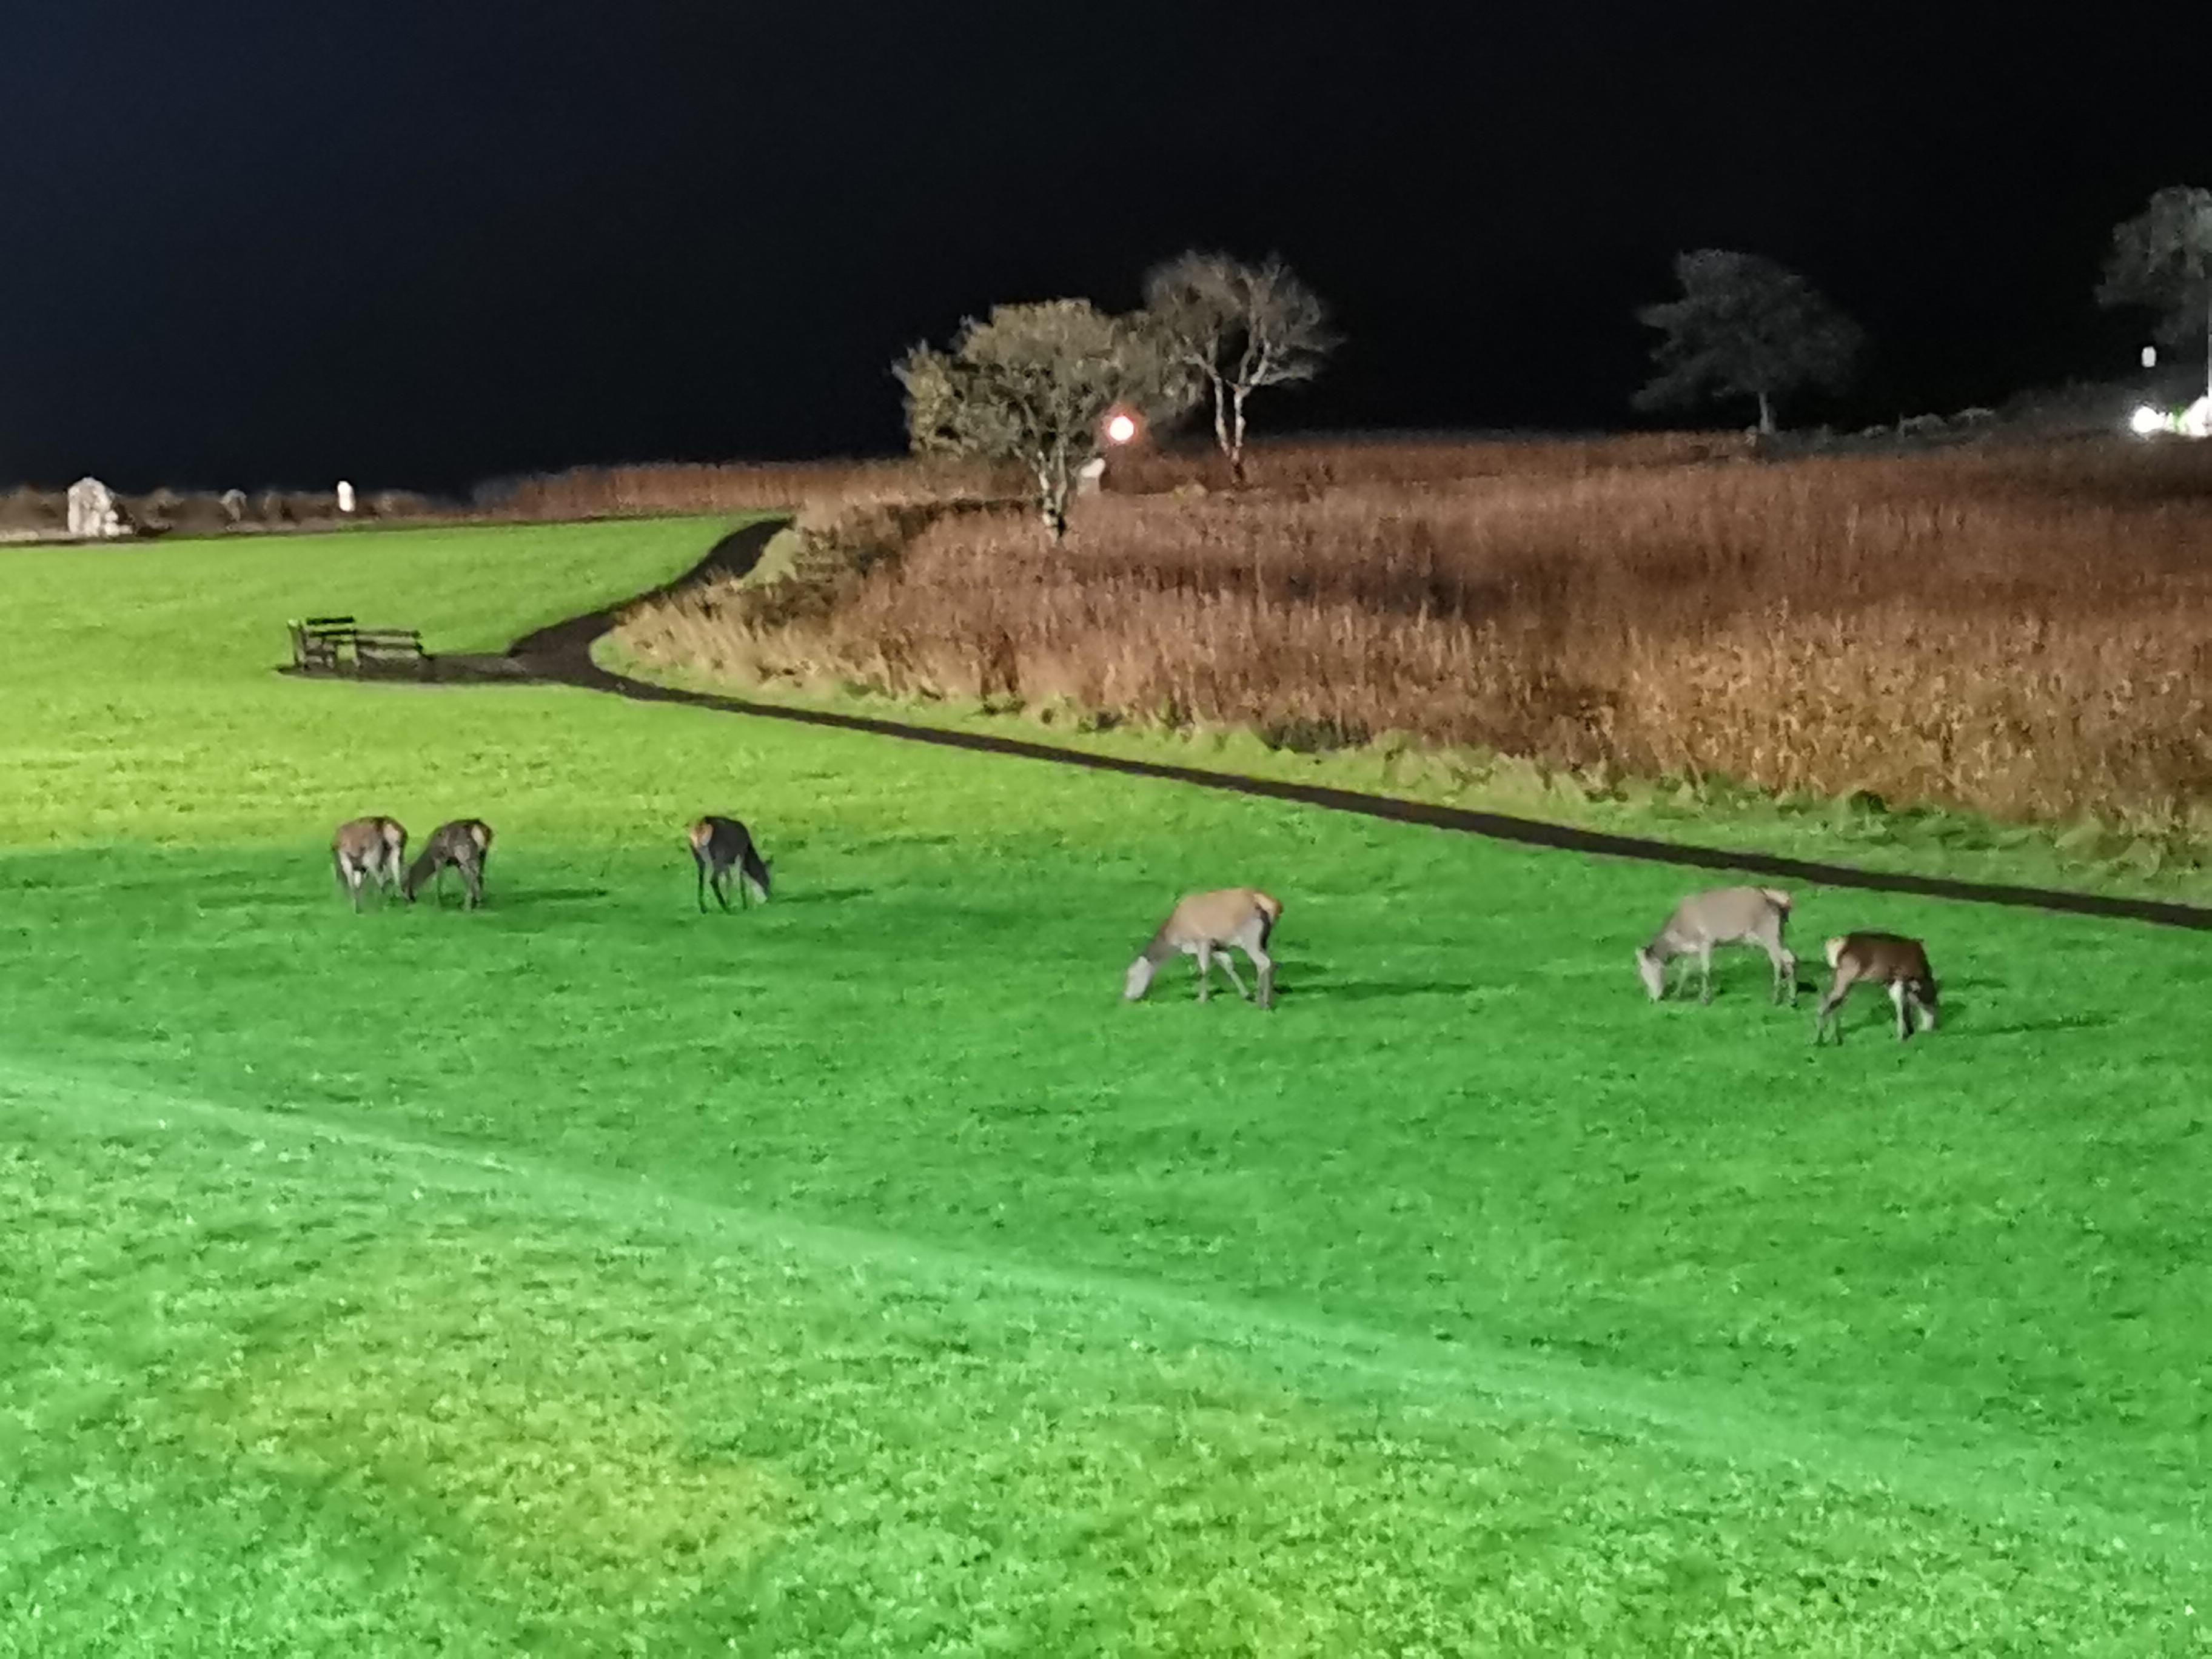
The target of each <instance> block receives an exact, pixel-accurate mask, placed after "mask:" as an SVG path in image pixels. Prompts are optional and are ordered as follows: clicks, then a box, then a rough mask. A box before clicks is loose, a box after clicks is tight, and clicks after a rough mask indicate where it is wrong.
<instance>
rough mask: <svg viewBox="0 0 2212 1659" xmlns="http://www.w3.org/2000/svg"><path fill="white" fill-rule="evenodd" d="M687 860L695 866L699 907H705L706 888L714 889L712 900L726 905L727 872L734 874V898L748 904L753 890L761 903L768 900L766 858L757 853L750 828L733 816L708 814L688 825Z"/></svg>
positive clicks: (727, 894)
mask: <svg viewBox="0 0 2212 1659" xmlns="http://www.w3.org/2000/svg"><path fill="white" fill-rule="evenodd" d="M690 840H691V860H692V862H693V863H695V864H696V865H697V866H699V910H700V913H701V914H702V915H704V914H705V913H706V909H707V890H708V888H710V887H711V888H713V889H714V898H715V901H716V902H718V903H720V905H721V907H722V908H724V909H725V910H726V909H728V908H730V875H731V872H732V871H734V872H736V873H737V877H738V902H739V903H740V904H745V905H750V903H751V902H752V900H751V898H750V895H751V894H755V893H757V894H758V895H759V896H760V902H762V903H763V904H766V903H767V902H768V895H769V862H770V860H767V859H764V858H763V857H762V856H761V855H760V849H759V848H757V847H756V846H754V845H753V835H752V831H751V830H750V829H746V828H745V826H744V824H742V823H738V821H737V820H736V819H735V818H723V817H714V816H713V815H712V814H709V815H708V817H703V818H701V819H700V820H699V821H698V822H697V823H695V824H693V825H692V826H691V832H690Z"/></svg>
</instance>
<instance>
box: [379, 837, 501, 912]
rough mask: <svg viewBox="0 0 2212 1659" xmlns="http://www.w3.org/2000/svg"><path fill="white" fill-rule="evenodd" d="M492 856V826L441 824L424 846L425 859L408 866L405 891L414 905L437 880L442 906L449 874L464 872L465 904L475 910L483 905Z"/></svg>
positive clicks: (439, 899) (462, 882) (420, 858)
mask: <svg viewBox="0 0 2212 1659" xmlns="http://www.w3.org/2000/svg"><path fill="white" fill-rule="evenodd" d="M490 853H491V825H489V824H488V823H485V822H484V821H483V819H482V818H455V819H454V820H453V822H452V823H441V824H440V825H439V826H438V827H437V828H436V829H433V830H432V831H431V832H430V839H429V840H428V841H426V842H423V843H422V856H421V857H419V858H417V859H416V860H415V862H414V863H413V864H411V865H410V866H408V868H407V880H406V884H405V885H404V887H403V888H402V889H401V890H402V891H403V892H404V893H405V894H406V895H407V902H409V903H410V904H412V903H413V902H415V896H416V894H417V893H419V892H421V891H422V886H423V884H424V883H426V882H428V881H430V880H431V879H432V878H435V879H436V884H437V885H436V889H435V890H436V893H437V897H438V902H440V903H441V904H442V903H444V902H445V901H446V872H447V870H448V869H453V870H458V871H459V872H461V885H462V887H463V888H465V890H466V892H465V896H464V899H463V904H464V906H465V908H468V909H471V910H473V909H475V908H477V906H478V905H480V904H482V903H483V873H484V860H485V859H486V858H487V857H489V855H490Z"/></svg>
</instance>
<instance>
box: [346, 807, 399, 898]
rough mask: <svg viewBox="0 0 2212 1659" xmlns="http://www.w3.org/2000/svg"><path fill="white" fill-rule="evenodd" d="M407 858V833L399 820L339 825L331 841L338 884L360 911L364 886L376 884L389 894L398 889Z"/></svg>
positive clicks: (377, 819) (374, 819) (360, 820)
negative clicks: (401, 871) (402, 865)
mask: <svg viewBox="0 0 2212 1659" xmlns="http://www.w3.org/2000/svg"><path fill="white" fill-rule="evenodd" d="M406 857H407V831H406V829H405V828H404V826H403V825H402V824H401V823H400V822H399V820H398V818H386V817H370V818H354V819H351V820H349V822H347V823H342V824H340V825H338V832H337V835H335V836H331V863H332V864H334V865H336V866H337V872H338V884H339V885H340V886H342V887H343V888H344V889H345V890H346V892H347V893H348V895H349V896H351V898H352V900H353V908H354V911H355V913H356V915H358V914H359V913H360V910H361V890H362V885H363V884H365V883H368V882H374V883H375V884H376V885H377V886H379V887H380V888H382V889H383V890H385V891H386V892H392V891H394V890H397V889H398V885H399V866H401V864H402V863H404V861H405V860H406Z"/></svg>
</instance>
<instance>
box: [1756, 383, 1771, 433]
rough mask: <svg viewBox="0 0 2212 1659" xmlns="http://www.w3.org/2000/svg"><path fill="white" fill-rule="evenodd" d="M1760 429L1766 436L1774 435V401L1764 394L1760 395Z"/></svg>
mask: <svg viewBox="0 0 2212 1659" xmlns="http://www.w3.org/2000/svg"><path fill="white" fill-rule="evenodd" d="M1759 432H1760V433H1761V434H1762V435H1764V436H1766V437H1769V438H1771V437H1772V436H1773V435H1774V400H1773V399H1772V398H1769V397H1768V396H1767V395H1766V394H1765V392H1760V393H1759Z"/></svg>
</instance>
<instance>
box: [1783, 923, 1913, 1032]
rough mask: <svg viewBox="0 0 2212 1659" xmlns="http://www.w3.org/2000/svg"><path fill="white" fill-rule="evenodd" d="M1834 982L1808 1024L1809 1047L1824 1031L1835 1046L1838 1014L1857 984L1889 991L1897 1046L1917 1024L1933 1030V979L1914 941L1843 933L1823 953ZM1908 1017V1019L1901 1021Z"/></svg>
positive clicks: (1893, 935) (1840, 1020) (1841, 1026)
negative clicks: (1829, 1031)
mask: <svg viewBox="0 0 2212 1659" xmlns="http://www.w3.org/2000/svg"><path fill="white" fill-rule="evenodd" d="M1824 948H1825V950H1826V954H1827V957H1828V966H1829V967H1831V968H1832V969H1835V977H1834V978H1833V979H1832V980H1830V981H1828V994H1826V996H1824V997H1822V998H1821V999H1820V1013H1819V1015H1818V1016H1817V1017H1816V1018H1814V1021H1813V1042H1814V1045H1815V1046H1818V1044H1819V1043H1820V1034H1821V1031H1822V1030H1823V1029H1832V1030H1834V1032H1835V1034H1836V1041H1837V1042H1839V1043H1840V1042H1842V1041H1843V1040H1844V1022H1843V1018H1842V1016H1841V1013H1840V1012H1839V1011H1840V1010H1841V1009H1842V1007H1843V1005H1844V998H1845V997H1847V996H1849V995H1850V992H1851V987H1853V986H1854V985H1857V984H1859V983H1861V982H1862V981H1863V982H1865V983H1867V984H1870V985H1879V986H1881V987H1883V988H1885V989H1886V990H1887V991H1888V993H1889V1000H1890V1001H1892V1002H1893V1003H1894V1004H1895V1005H1896V1006H1897V1040H1898V1041H1899V1042H1904V1041H1905V1039H1906V1038H1907V1037H1909V1036H1911V1035H1912V1026H1913V1024H1916V1023H1917V1024H1918V1025H1919V1027H1920V1029H1921V1030H1923V1031H1932V1030H1935V1029H1936V998H1937V993H1936V975H1935V974H1934V972H1933V971H1931V970H1930V969H1929V966H1928V951H1927V949H1926V947H1924V946H1923V945H1922V944H1921V943H1920V941H1919V940H1918V939H1906V938H1905V937H1903V936H1902V935H1901V934H1898V933H1844V934H1843V935H1841V936H1840V937H1838V938H1836V939H1830V940H1829V941H1828V942H1827V944H1826V946H1825V947H1824ZM1908 1011H1910V1013H1911V1018H1910V1019H1908V1018H1906V1015H1907V1012H1908Z"/></svg>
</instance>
